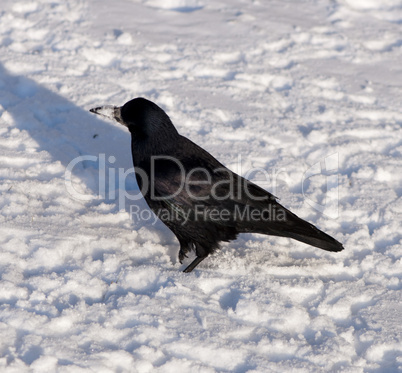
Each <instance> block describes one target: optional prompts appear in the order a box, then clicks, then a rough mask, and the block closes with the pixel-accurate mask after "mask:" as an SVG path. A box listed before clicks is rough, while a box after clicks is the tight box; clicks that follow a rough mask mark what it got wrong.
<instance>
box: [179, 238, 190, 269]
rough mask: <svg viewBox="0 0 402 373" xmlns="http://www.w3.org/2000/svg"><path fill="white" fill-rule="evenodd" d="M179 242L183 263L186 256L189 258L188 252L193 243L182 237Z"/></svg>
mask: <svg viewBox="0 0 402 373" xmlns="http://www.w3.org/2000/svg"><path fill="white" fill-rule="evenodd" d="M179 243H180V251H179V261H180V264H182V263H183V260H184V258H187V253H188V252H189V251H190V249H191V244H190V242H188V241H185V240H182V239H179Z"/></svg>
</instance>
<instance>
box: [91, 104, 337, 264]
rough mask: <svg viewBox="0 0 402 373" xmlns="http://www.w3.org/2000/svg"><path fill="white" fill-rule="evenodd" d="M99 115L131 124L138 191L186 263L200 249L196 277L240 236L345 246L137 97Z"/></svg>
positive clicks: (333, 248)
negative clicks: (211, 256) (173, 237)
mask: <svg viewBox="0 0 402 373" xmlns="http://www.w3.org/2000/svg"><path fill="white" fill-rule="evenodd" d="M91 111H92V112H95V113H98V114H101V115H104V116H107V117H112V118H114V119H116V120H117V121H119V122H120V123H122V124H123V125H125V126H127V127H128V129H129V130H130V132H131V135H132V142H131V151H132V156H133V163H134V167H135V169H136V178H137V182H138V185H139V187H140V189H141V191H142V193H143V195H144V198H145V200H146V201H147V203H148V205H149V207H150V208H151V209H152V210H153V211H154V213H155V214H156V215H157V216H158V217H159V218H160V219H161V220H162V221H163V222H164V223H165V224H166V225H167V226H168V227H169V228H170V229H171V231H172V232H173V233H174V234H175V235H176V237H177V239H178V240H179V243H180V252H179V259H180V262H182V260H183V259H184V257H185V256H186V254H187V252H189V251H191V250H195V253H196V255H197V258H196V259H195V260H194V261H193V262H192V263H191V264H190V265H189V266H188V267H187V268H186V269H185V270H184V271H185V272H191V271H192V270H193V269H194V268H195V267H196V266H197V265H198V264H199V263H200V262H201V261H202V260H203V259H205V258H206V257H207V256H208V255H209V254H211V253H212V252H214V251H215V250H216V249H217V248H218V247H219V242H220V241H231V240H234V239H236V237H237V235H238V234H239V233H246V232H249V233H261V234H267V235H273V236H281V237H290V238H293V239H296V240H298V241H301V242H304V243H307V244H309V245H312V246H316V247H319V248H321V249H323V250H327V251H341V250H343V246H342V244H341V243H339V242H338V241H336V240H335V239H334V238H332V237H330V236H329V235H327V234H326V233H324V232H322V231H320V230H319V229H317V228H316V227H315V226H313V225H312V224H310V223H308V222H306V221H305V220H302V219H300V218H299V217H297V216H296V215H295V214H293V213H292V212H290V211H289V210H287V209H286V208H285V207H283V206H282V205H280V204H279V203H278V202H277V200H276V197H274V196H273V195H272V194H270V193H268V192H267V191H265V190H264V189H262V188H260V187H259V186H257V185H255V184H253V183H252V182H250V181H248V180H246V179H244V178H242V177H241V176H239V175H237V174H235V173H233V172H232V171H230V170H229V169H227V168H226V167H225V166H223V165H222V164H221V163H220V162H219V161H217V160H216V159H215V158H214V157H213V156H212V155H211V154H209V153H208V152H207V151H205V150H204V149H202V148H200V147H199V146H198V145H196V144H194V143H193V142H192V141H190V140H189V139H187V138H185V137H183V136H181V135H179V133H178V132H177V130H176V129H175V127H174V126H173V124H172V122H171V121H170V119H169V117H168V116H167V115H166V113H165V112H164V111H163V110H162V109H160V108H159V107H158V106H157V105H155V104H154V103H152V102H150V101H148V100H146V99H143V98H137V99H134V100H131V101H129V102H128V103H126V104H125V105H124V106H122V107H121V108H120V107H109V106H108V107H100V108H96V109H92V110H91Z"/></svg>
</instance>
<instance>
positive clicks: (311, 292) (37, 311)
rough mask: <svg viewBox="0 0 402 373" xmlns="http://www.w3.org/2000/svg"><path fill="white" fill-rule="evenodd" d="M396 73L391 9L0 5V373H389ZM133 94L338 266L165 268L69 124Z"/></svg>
mask: <svg viewBox="0 0 402 373" xmlns="http://www.w3.org/2000/svg"><path fill="white" fill-rule="evenodd" d="M401 61H402V1H401V0H267V1H265V0H211V1H207V0H131V1H130V0H116V1H106V0H61V1H49V0H29V1H28V0H23V1H19V0H1V6H0V180H1V182H0V190H1V194H0V276H1V282H0V371H1V372H97V373H99V372H139V373H146V372H172V373H173V372H175V373H176V372H202V373H203V372H208V373H212V372H236V373H242V372H349V373H358V372H359V373H360V372H372V373H377V372H401V371H402V295H401V289H402V286H401V279H402V259H401V255H402V241H401V240H402V227H401V225H402V224H401V221H402V197H401V195H402V182H401V181H402V129H401V127H402V104H401V101H402V62H401ZM138 96H143V97H146V98H148V99H150V100H152V101H154V102H156V103H157V104H158V105H159V106H161V107H162V108H163V109H164V110H165V111H166V112H167V113H168V114H169V116H170V117H171V119H172V120H173V123H174V124H175V125H176V127H177V129H178V130H179V132H180V133H181V134H183V135H185V136H187V137H189V138H190V139H192V140H193V141H194V142H196V143H197V144H199V145H201V146H202V147H204V148H205V149H206V150H208V151H209V152H210V153H212V154H213V155H214V156H216V157H217V158H218V159H219V160H220V161H222V162H223V163H224V164H225V165H227V166H228V167H230V168H231V169H232V170H234V171H236V172H238V173H241V174H243V175H247V176H248V177H249V178H250V179H252V180H254V181H255V182H256V183H258V184H259V185H261V186H262V187H264V188H266V189H267V190H270V191H271V192H273V193H274V194H275V195H276V196H278V197H279V198H280V202H281V203H282V204H283V205H285V206H286V207H288V208H290V209H291V210H292V211H294V212H295V213H296V214H298V215H299V216H300V217H302V218H304V219H307V220H309V221H310V222H311V223H313V224H315V225H317V226H318V227H319V228H320V229H322V230H324V231H325V232H327V233H328V234H330V235H332V236H334V237H335V238H336V239H338V240H339V241H341V242H342V243H343V244H344V246H345V250H344V251H343V252H341V253H330V252H324V251H322V250H320V249H317V248H314V247H310V246H308V245H305V244H302V243H299V242H297V241H294V240H290V239H285V238H274V237H269V236H262V235H251V234H248V235H241V236H240V238H239V239H238V240H237V241H234V242H231V243H225V244H223V245H222V250H220V251H219V252H216V253H215V254H214V255H212V256H211V257H209V258H208V259H206V260H205V261H204V262H202V263H201V264H200V265H199V266H198V267H197V268H196V269H195V270H194V271H193V272H192V273H190V274H184V273H182V272H181V271H182V270H183V269H184V268H185V266H186V265H187V264H188V263H189V261H190V260H191V258H189V259H188V260H187V261H186V263H183V265H180V263H179V262H178V259H177V253H178V249H179V245H178V242H177V241H176V239H175V237H174V236H173V234H172V233H171V232H170V231H169V230H168V229H167V228H166V227H165V226H164V225H163V224H162V223H161V222H155V221H154V217H153V215H152V214H151V213H150V210H149V209H148V207H147V205H146V203H145V202H144V200H143V199H142V198H137V197H138V187H137V185H136V182H135V179H134V177H133V173H132V169H131V168H132V163H131V154H130V135H129V133H128V131H127V130H126V129H125V128H123V127H122V126H120V125H119V124H117V123H112V122H110V121H103V120H102V119H101V118H100V117H98V116H95V115H93V114H91V113H89V112H88V110H89V109H90V108H92V107H95V106H99V105H104V104H114V105H122V104H124V103H125V102H126V101H128V100H130V99H132V98H134V97H138ZM71 162H73V163H71ZM128 193H130V196H127V195H128Z"/></svg>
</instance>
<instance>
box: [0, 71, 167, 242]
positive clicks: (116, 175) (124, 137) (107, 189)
mask: <svg viewBox="0 0 402 373" xmlns="http://www.w3.org/2000/svg"><path fill="white" fill-rule="evenodd" d="M56 89H57V88H55V90H56ZM96 104H98V105H99V104H103V103H102V102H101V103H96ZM96 104H95V105H96ZM0 105H1V106H0V119H2V120H5V121H8V122H9V123H8V125H9V126H10V128H16V129H18V130H19V131H21V132H22V131H25V132H27V133H28V134H29V136H30V137H31V138H32V139H33V140H34V141H35V142H36V144H37V145H36V146H35V148H36V149H35V150H36V151H37V152H40V151H46V152H47V153H48V154H49V156H50V157H51V160H52V161H53V162H60V163H61V164H62V166H63V167H64V168H65V169H66V170H69V169H70V170H71V172H72V175H73V176H74V177H75V178H78V179H79V180H80V182H81V183H82V184H83V185H84V187H85V189H87V191H86V195H91V197H92V198H91V199H90V201H89V205H95V206H96V205H97V204H100V203H107V204H114V205H115V209H114V211H116V212H117V211H120V210H125V211H127V212H128V213H129V214H130V212H131V211H132V210H133V206H134V207H135V208H138V209H139V210H141V211H142V210H149V212H150V209H149V208H148V206H147V204H146V202H145V200H144V199H143V198H142V196H140V195H139V193H140V191H139V189H138V185H137V182H136V180H135V176H134V172H133V171H134V170H133V168H132V167H133V165H132V158H131V151H130V147H131V145H130V144H131V137H130V134H129V133H128V131H127V129H125V128H123V127H122V126H120V125H119V124H117V123H112V122H109V123H108V122H106V121H104V120H101V119H100V117H99V116H96V115H94V114H92V113H90V112H89V109H90V107H87V108H82V107H79V106H77V105H76V104H75V103H73V102H71V101H69V100H68V99H66V98H65V97H63V96H61V95H60V94H58V93H57V92H55V91H52V90H50V89H48V88H45V87H44V86H42V85H40V84H39V83H37V82H35V81H34V80H32V79H29V78H27V77H25V76H22V75H13V74H11V73H10V72H8V71H7V70H6V69H5V68H4V66H3V65H1V64H0ZM4 113H7V115H3V114H4ZM30 146H31V147H32V144H30ZM18 151H20V152H22V153H23V152H24V151H26V152H27V153H28V149H27V147H26V144H24V143H21V144H19V146H18ZM64 177H65V179H66V177H67V175H66V173H65V174H64ZM65 192H66V193H70V197H71V198H74V199H81V200H83V199H82V198H81V197H82V195H81V194H80V193H79V192H78V191H77V190H75V189H74V187H73V189H72V190H71V189H68V188H66V191H65ZM71 192H73V193H71ZM127 195H139V198H136V199H135V200H133V199H130V198H126V196H127ZM85 203H86V206H88V203H87V202H85ZM130 218H132V216H131V214H130ZM148 223H149V222H147V221H146V220H138V221H133V225H134V227H135V229H140V228H141V227H142V226H146V225H148ZM153 230H154V231H156V232H158V235H159V236H160V238H161V241H163V240H167V241H168V242H169V241H172V237H171V236H170V234H169V233H170V232H169V231H168V229H167V228H166V227H164V226H163V224H162V223H160V222H156V223H155V224H154V225H153Z"/></svg>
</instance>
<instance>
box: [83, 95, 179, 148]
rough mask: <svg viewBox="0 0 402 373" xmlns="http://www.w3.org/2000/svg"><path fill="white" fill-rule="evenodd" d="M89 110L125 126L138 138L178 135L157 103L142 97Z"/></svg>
mask: <svg viewBox="0 0 402 373" xmlns="http://www.w3.org/2000/svg"><path fill="white" fill-rule="evenodd" d="M90 111H91V112H92V113H95V114H99V115H102V116H104V117H107V118H110V119H114V120H116V121H117V122H119V123H121V124H122V125H123V126H126V127H127V128H128V129H129V131H130V132H131V134H132V135H133V137H134V138H137V139H138V140H147V141H154V140H155V141H156V140H158V139H160V140H161V141H166V140H168V139H169V138H171V137H174V136H177V135H178V133H177V130H176V129H175V127H174V126H173V123H172V121H171V120H170V118H169V117H168V115H167V114H166V113H165V112H164V111H163V110H162V109H161V108H160V107H159V106H158V105H156V104H154V103H153V102H151V101H149V100H147V99H145V98H142V97H138V98H134V99H133V100H131V101H128V102H126V103H125V104H124V105H123V106H120V107H119V106H112V105H105V106H100V107H96V108H94V109H91V110H90Z"/></svg>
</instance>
